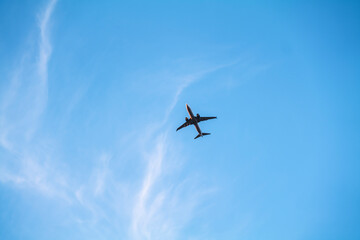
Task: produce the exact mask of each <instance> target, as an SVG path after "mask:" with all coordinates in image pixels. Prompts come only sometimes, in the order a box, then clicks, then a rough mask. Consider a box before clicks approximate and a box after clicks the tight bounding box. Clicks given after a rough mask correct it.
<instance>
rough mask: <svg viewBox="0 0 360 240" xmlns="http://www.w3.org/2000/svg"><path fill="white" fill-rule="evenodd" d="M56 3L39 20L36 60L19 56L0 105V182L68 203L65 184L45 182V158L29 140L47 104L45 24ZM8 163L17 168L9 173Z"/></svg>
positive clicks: (54, 180)
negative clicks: (0, 150) (4, 155)
mask: <svg viewBox="0 0 360 240" xmlns="http://www.w3.org/2000/svg"><path fill="white" fill-rule="evenodd" d="M56 2H57V1H56V0H51V1H50V2H49V3H48V5H47V6H46V8H45V11H44V12H43V14H42V15H41V17H40V18H39V45H38V48H37V57H36V56H32V55H31V50H29V52H25V53H24V54H23V57H22V59H21V61H20V64H19V65H18V67H17V68H16V69H15V70H14V73H13V77H12V78H11V79H10V84H9V87H8V89H7V91H6V92H5V94H4V97H3V98H2V101H1V105H0V106H1V108H0V113H1V117H0V132H1V135H0V146H1V147H2V148H3V149H4V150H5V151H7V154H8V156H9V158H8V159H7V160H6V159H2V161H1V162H2V164H1V168H0V172H1V173H2V174H1V176H2V177H1V178H0V181H1V182H11V183H13V184H15V185H19V186H22V187H23V186H26V187H30V188H32V189H36V190H38V191H39V192H41V193H44V194H45V195H49V196H56V195H58V196H60V197H61V198H63V199H65V200H67V201H68V196H67V194H66V193H65V192H64V190H60V189H63V187H64V186H63V185H66V181H64V180H63V179H62V177H60V176H59V175H57V174H55V176H51V180H49V173H50V172H52V171H53V169H52V167H51V166H50V165H49V163H48V159H46V157H44V156H46V155H49V154H46V153H45V154H44V153H43V152H42V150H40V149H39V147H38V144H36V143H35V142H34V141H33V139H32V137H33V134H34V133H35V132H36V129H37V128H38V125H39V122H40V117H41V115H42V114H43V112H44V110H45V107H46V102H47V81H48V73H47V72H48V70H47V69H48V62H49V59H50V56H51V48H52V46H51V43H50V40H49V21H50V18H51V15H52V13H53V10H54V8H55V4H56ZM34 58H38V63H37V67H36V68H34V65H33V63H32V62H33V59H34ZM9 159H12V160H13V161H16V162H17V164H18V166H20V167H17V168H16V169H12V170H10V168H9V167H8V165H9V164H10V163H11V160H9ZM11 164H13V163H11Z"/></svg>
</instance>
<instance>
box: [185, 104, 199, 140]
mask: <svg viewBox="0 0 360 240" xmlns="http://www.w3.org/2000/svg"><path fill="white" fill-rule="evenodd" d="M186 110H187V112H188V113H189V116H190V120H191V121H192V123H193V124H194V126H195V128H196V131H197V132H198V133H199V135H202V133H201V129H200V127H199V124H198V121H197V120H196V117H195V116H194V114H193V112H192V111H191V108H190V107H189V105H187V104H186Z"/></svg>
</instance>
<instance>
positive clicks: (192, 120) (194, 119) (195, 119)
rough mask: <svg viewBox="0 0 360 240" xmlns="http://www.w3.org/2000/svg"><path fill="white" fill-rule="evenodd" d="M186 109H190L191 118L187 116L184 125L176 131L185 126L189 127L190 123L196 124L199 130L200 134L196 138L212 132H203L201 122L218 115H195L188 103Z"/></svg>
mask: <svg viewBox="0 0 360 240" xmlns="http://www.w3.org/2000/svg"><path fill="white" fill-rule="evenodd" d="M186 110H187V111H188V113H189V116H190V119H189V118H187V117H186V118H185V123H184V124H183V125H181V126H180V127H178V128H177V129H176V131H178V130H180V129H182V128H184V127H187V126H189V125H194V126H195V128H196V131H198V133H199V134H198V135H197V136H196V137H195V138H194V139H197V138H198V137H203V136H205V135H210V133H203V132H201V129H200V127H199V124H198V123H199V122H201V121H206V120H209V119H214V118H216V117H200V115H199V114H196V116H194V114H193V112H192V111H191V108H190V107H189V105H187V104H186Z"/></svg>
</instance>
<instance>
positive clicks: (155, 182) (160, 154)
mask: <svg viewBox="0 0 360 240" xmlns="http://www.w3.org/2000/svg"><path fill="white" fill-rule="evenodd" d="M233 64H234V63H231V64H226V65H221V66H216V67H212V68H209V69H207V70H205V71H200V72H198V73H195V74H190V75H188V76H185V77H182V78H181V80H182V81H181V83H180V85H179V86H178V88H177V89H176V92H175V94H174V97H173V99H172V101H171V103H170V104H169V106H168V108H167V110H166V112H165V116H164V118H163V121H162V122H161V123H160V124H159V125H158V126H155V127H154V128H153V129H151V130H150V137H149V140H148V141H147V143H146V144H145V145H150V146H154V140H153V139H156V141H155V142H156V145H155V146H154V147H153V151H152V152H151V153H150V154H147V153H146V151H143V155H144V156H145V160H146V162H147V168H146V171H145V173H144V177H143V181H142V185H141V188H140V189H139V191H138V193H137V197H136V201H135V204H134V207H133V212H132V225H131V234H132V238H134V239H176V238H177V237H178V235H179V232H180V230H181V229H182V228H183V227H185V225H186V223H187V222H188V221H189V220H190V219H191V217H192V215H193V214H192V212H193V210H194V208H195V206H196V205H197V204H198V203H199V202H200V201H201V197H202V196H203V195H204V193H206V192H208V190H207V189H196V187H194V182H192V183H188V184H185V183H187V181H186V180H184V181H183V182H177V181H176V180H174V179H172V178H171V176H167V175H169V173H166V171H164V168H165V167H164V164H165V165H166V166H167V167H169V166H170V164H173V163H174V161H175V160H176V161H179V160H180V159H178V157H176V156H170V154H169V148H170V144H169V139H167V137H166V136H167V132H166V131H164V130H163V128H164V126H165V124H166V123H167V122H168V119H169V116H170V114H171V112H172V111H173V109H174V108H175V106H176V104H177V103H178V101H179V97H180V95H181V93H182V92H183V91H184V90H185V89H186V88H187V87H189V86H190V85H191V84H192V83H194V82H195V81H198V80H200V79H201V78H203V77H204V76H206V75H207V74H210V73H212V72H215V71H217V70H219V69H221V68H224V67H227V66H231V65H233ZM150 148H151V147H150Z"/></svg>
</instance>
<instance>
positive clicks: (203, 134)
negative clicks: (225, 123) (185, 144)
mask: <svg viewBox="0 0 360 240" xmlns="http://www.w3.org/2000/svg"><path fill="white" fill-rule="evenodd" d="M205 135H210V133H202V134H198V135H197V136H196V137H195V138H194V139H197V138H198V137H203V136H205Z"/></svg>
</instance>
